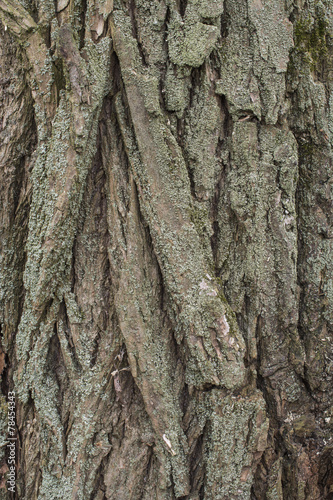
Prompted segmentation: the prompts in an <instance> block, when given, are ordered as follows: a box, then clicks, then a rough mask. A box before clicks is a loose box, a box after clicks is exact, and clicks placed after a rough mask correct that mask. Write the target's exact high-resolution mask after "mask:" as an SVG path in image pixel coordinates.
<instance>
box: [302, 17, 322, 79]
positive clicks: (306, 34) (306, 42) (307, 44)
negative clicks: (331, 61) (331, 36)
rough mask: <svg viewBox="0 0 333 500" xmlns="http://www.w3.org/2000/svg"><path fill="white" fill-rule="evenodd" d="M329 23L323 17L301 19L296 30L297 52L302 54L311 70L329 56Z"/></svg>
mask: <svg viewBox="0 0 333 500" xmlns="http://www.w3.org/2000/svg"><path fill="white" fill-rule="evenodd" d="M327 35H328V23H327V21H326V20H325V19H324V17H323V16H320V17H318V18H316V19H312V18H311V17H307V18H302V19H299V20H298V21H297V22H296V24H295V28H294V38H295V50H296V51H298V52H299V53H302V54H303V56H304V60H305V61H307V62H308V63H309V65H310V67H311V70H314V69H316V67H317V65H318V63H320V61H322V60H323V59H324V58H325V57H326V56H327V40H326V38H327Z"/></svg>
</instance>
